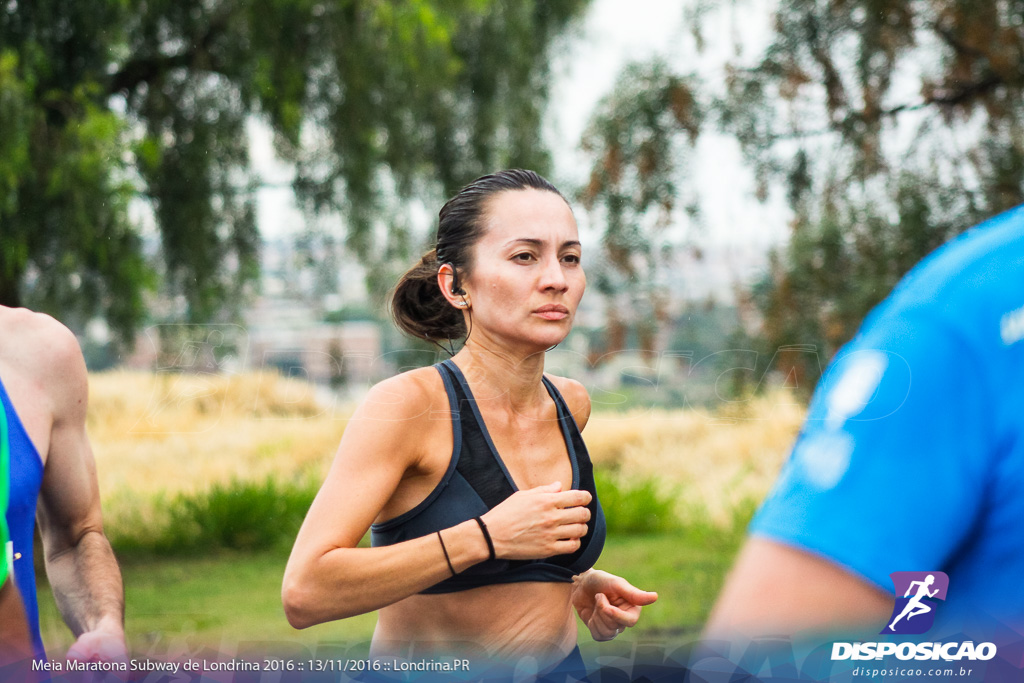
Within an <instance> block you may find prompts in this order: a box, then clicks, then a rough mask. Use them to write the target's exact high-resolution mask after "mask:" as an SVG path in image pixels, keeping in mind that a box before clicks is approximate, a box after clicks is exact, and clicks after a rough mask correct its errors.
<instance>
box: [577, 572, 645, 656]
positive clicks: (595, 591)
mask: <svg viewBox="0 0 1024 683" xmlns="http://www.w3.org/2000/svg"><path fill="white" fill-rule="evenodd" d="M657 599H658V594H657V593H653V592H651V591H642V590H640V589H639V588H635V587H634V586H632V585H630V583H629V581H626V580H625V579H623V578H622V577H620V576H615V575H614V574H609V573H608V572H603V571H600V570H598V569H591V570H590V571H588V572H586V573H585V574H582V575H581V576H579V577H577V579H576V585H575V586H574V588H573V593H572V604H573V606H574V607H575V608H576V611H577V612H578V613H579V615H580V619H582V620H583V623H585V624H586V625H587V628H589V629H590V634H591V635H592V636H593V637H594V640H597V641H605V640H611V639H612V638H614V637H615V636H617V635H619V634H620V633H622V631H623V630H625V629H627V628H629V627H630V626H633V625H634V624H636V622H637V620H638V619H639V618H640V610H641V608H642V607H643V606H644V605H650V604H651V603H653V602H654V601H655V600H657Z"/></svg>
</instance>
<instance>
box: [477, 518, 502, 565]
mask: <svg viewBox="0 0 1024 683" xmlns="http://www.w3.org/2000/svg"><path fill="white" fill-rule="evenodd" d="M473 519H475V520H476V523H477V524H479V525H480V531H482V532H484V540H485V541H487V550H488V551H490V553H491V555H490V557H488V558H487V559H488V560H494V559H497V557H498V556H497V555H496V554H495V553H494V541H492V540H491V532H489V531H488V530H487V525H486V524H484V520H482V519H480V518H479V517H474V518H473Z"/></svg>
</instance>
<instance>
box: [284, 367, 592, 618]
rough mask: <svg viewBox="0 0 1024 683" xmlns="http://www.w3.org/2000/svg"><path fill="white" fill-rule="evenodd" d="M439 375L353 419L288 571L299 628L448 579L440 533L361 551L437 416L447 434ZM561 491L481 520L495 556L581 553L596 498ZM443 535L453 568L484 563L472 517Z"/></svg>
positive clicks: (410, 380)
mask: <svg viewBox="0 0 1024 683" xmlns="http://www.w3.org/2000/svg"><path fill="white" fill-rule="evenodd" d="M433 379H434V378H433V377H431V376H429V375H428V374H426V373H421V372H413V373H406V374H405V375H400V376H398V377H394V378H392V379H390V380H387V381H385V382H382V383H381V384H379V385H377V386H376V387H374V388H373V389H372V390H371V391H370V394H369V395H368V396H367V399H366V401H365V402H364V403H363V404H362V405H361V406H360V407H359V409H358V410H357V411H356V413H355V414H354V415H353V416H352V419H351V420H350V421H349V424H348V427H347V428H346V429H345V433H344V435H343V436H342V439H341V444H340V445H339V446H338V452H337V455H336V456H335V459H334V463H333V464H332V466H331V469H330V472H329V473H328V475H327V479H326V481H325V482H324V484H323V486H322V487H321V489H320V492H319V493H318V494H317V497H316V499H315V500H314V501H313V505H312V507H311V508H310V510H309V513H308V514H307V516H306V520H305V522H304V523H303V525H302V529H301V530H300V531H299V535H298V538H296V540H295V546H294V548H293V549H292V554H291V557H290V558H289V560H288V566H287V568H286V570H285V577H284V585H283V589H282V599H283V602H284V607H285V613H286V615H287V617H288V621H289V622H290V623H291V624H292V625H293V626H295V627H296V628H305V627H307V626H312V625H313V624H318V623H322V622H325V621H331V620H334V619H341V618H344V617H349V616H354V615H356V614H362V613H365V612H370V611H373V610H375V609H380V608H381V607H385V606H387V605H390V604H393V603H395V602H398V601H399V600H402V599H404V598H406V597H408V596H410V595H413V594H415V593H418V592H420V591H422V590H423V589H425V588H428V587H429V586H432V585H434V584H435V583H437V582H439V581H441V580H443V579H445V578H447V577H449V576H451V570H450V569H449V567H448V562H447V561H446V559H445V556H444V552H443V550H442V548H441V542H440V540H439V539H438V537H437V534H430V535H428V536H424V537H421V538H415V539H412V540H409V541H405V542H402V543H397V544H395V545H390V546H384V547H379V548H357V547H355V546H356V544H357V543H358V542H359V540H360V539H361V538H362V537H363V535H364V534H365V533H366V530H367V529H368V528H369V526H370V524H371V523H372V522H373V520H374V519H375V518H376V517H377V516H378V514H379V513H380V512H381V510H383V509H384V507H385V505H387V503H388V501H389V500H390V499H391V497H392V495H393V494H394V493H395V491H396V490H397V489H398V487H399V484H400V483H401V480H402V478H403V477H404V476H406V474H407V473H408V472H410V471H412V470H413V469H414V468H415V467H416V466H417V464H418V463H419V462H420V461H421V460H422V458H423V457H424V456H425V455H427V454H428V453H429V450H430V449H431V448H436V447H437V446H436V443H437V442H438V439H436V438H434V439H432V435H433V436H434V437H436V435H437V431H436V429H437V426H438V422H437V421H438V415H439V414H440V415H444V416H445V420H444V424H445V425H446V427H445V428H446V429H450V428H449V427H447V425H450V418H448V417H447V416H448V410H447V408H448V404H447V400H446V397H445V394H444V389H443V386H442V385H441V381H440V378H438V379H437V381H436V386H433V385H432V382H431V380H433ZM435 397H439V398H441V399H444V400H445V402H444V410H443V411H442V410H441V409H440V407H439V406H433V405H432V401H433V400H435ZM447 449H448V452H450V451H451V440H450V439H448V441H447ZM560 488H561V487H560V485H557V484H554V485H549V486H542V487H538V488H535V489H530V490H527V491H519V492H517V493H515V494H514V495H512V496H511V497H510V498H508V499H507V500H505V501H504V502H503V503H502V504H501V505H498V506H496V507H495V508H494V509H493V510H491V511H489V512H488V513H487V514H485V515H483V517H482V518H483V520H484V522H485V523H486V524H487V527H488V530H489V532H490V534H491V537H492V539H493V542H494V547H495V551H496V554H497V556H498V557H502V558H508V559H535V558H540V557H550V556H551V555H557V554H564V553H569V552H574V551H575V549H576V548H578V547H579V543H580V538H582V537H583V536H584V535H585V534H586V524H585V522H586V521H587V519H589V512H588V511H587V510H586V508H585V507H581V506H584V505H586V504H587V503H588V502H589V501H590V494H589V493H587V492H585V491H560ZM441 535H442V537H443V538H444V544H445V547H446V548H447V551H448V556H449V559H450V560H451V563H452V567H454V569H455V571H456V572H458V571H462V570H464V569H466V568H468V567H470V566H472V565H474V564H476V563H477V562H480V561H482V560H485V559H487V557H488V548H487V544H486V542H485V540H484V537H483V534H482V533H481V530H480V527H479V526H478V525H477V523H476V522H475V521H473V520H469V521H467V522H463V523H461V524H458V525H456V526H454V527H450V528H448V529H444V530H442V531H441Z"/></svg>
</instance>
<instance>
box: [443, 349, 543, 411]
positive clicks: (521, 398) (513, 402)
mask: <svg viewBox="0 0 1024 683" xmlns="http://www.w3.org/2000/svg"><path fill="white" fill-rule="evenodd" d="M452 360H454V361H455V363H456V364H457V365H458V366H459V369H460V370H462V373H463V374H464V375H465V376H466V379H467V380H468V381H469V382H470V383H471V384H472V385H473V395H474V396H475V397H476V398H477V399H480V400H495V399H499V398H500V397H505V400H507V401H508V403H509V407H511V408H513V409H515V410H517V412H520V411H522V410H524V409H530V408H533V407H535V406H536V405H537V403H538V402H539V401H540V400H543V397H544V396H546V395H547V393H546V391H544V389H543V388H542V382H541V378H542V377H543V375H544V352H543V351H541V352H532V353H529V354H524V353H522V352H520V353H516V352H513V351H511V350H509V349H503V348H500V347H497V346H494V345H487V344H479V343H467V344H466V345H465V346H464V347H463V348H462V350H460V351H459V352H458V353H457V354H455V356H453V358H452Z"/></svg>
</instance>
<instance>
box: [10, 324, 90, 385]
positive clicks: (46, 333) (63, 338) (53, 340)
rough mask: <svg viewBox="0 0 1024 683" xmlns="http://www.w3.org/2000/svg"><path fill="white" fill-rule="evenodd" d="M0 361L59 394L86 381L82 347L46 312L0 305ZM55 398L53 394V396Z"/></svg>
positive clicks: (66, 329)
mask: <svg viewBox="0 0 1024 683" xmlns="http://www.w3.org/2000/svg"><path fill="white" fill-rule="evenodd" d="M0 330H2V331H3V334H0V362H2V363H3V364H4V365H5V366H7V367H8V368H10V369H11V370H12V371H14V372H18V373H20V374H27V375H30V376H31V378H32V379H33V380H34V381H36V382H40V383H41V384H42V386H43V387H45V388H47V389H48V390H51V391H53V392H55V393H58V394H64V393H65V392H67V391H68V390H69V389H72V390H77V388H80V387H79V385H81V384H83V383H84V382H85V381H86V369H85V360H84V358H83V357H82V350H81V347H80V346H79V344H78V340H77V339H76V338H75V335H74V333H72V332H71V330H69V329H68V328H67V327H66V326H65V325H64V324H62V323H61V322H59V321H58V320H57V319H55V318H53V317H52V316H49V315H46V314H45V313H37V312H35V311H30V310H28V309H25V308H7V307H3V306H0ZM55 397H56V396H55Z"/></svg>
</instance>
